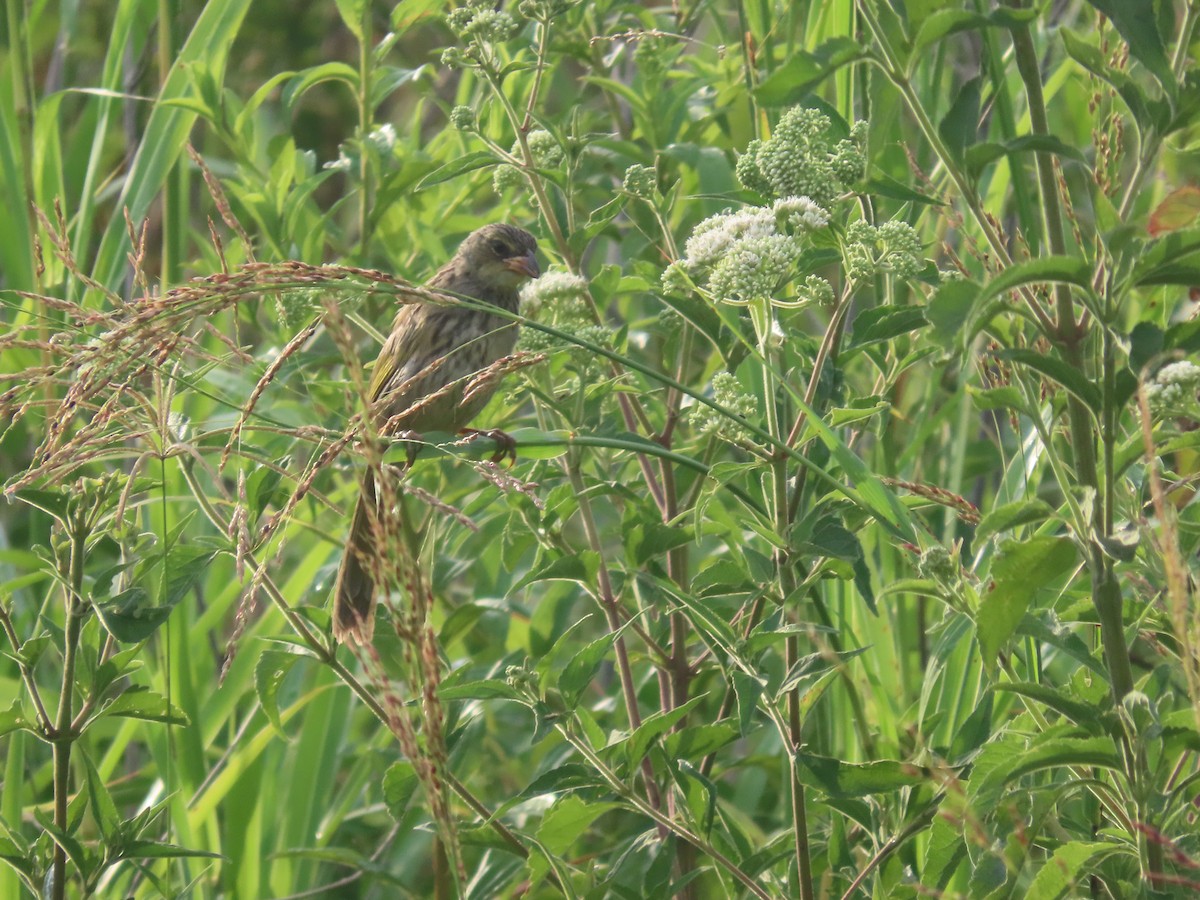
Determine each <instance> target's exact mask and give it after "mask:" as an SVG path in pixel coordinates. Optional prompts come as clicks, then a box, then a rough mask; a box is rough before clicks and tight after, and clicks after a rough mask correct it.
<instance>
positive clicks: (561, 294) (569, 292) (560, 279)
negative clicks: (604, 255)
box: [521, 272, 587, 317]
mask: <svg viewBox="0 0 1200 900" xmlns="http://www.w3.org/2000/svg"><path fill="white" fill-rule="evenodd" d="M586 292H587V281H586V280H584V279H583V278H581V277H580V276H578V275H576V274H575V273H574V272H547V273H546V274H544V275H542V276H541V277H540V278H537V279H534V280H533V281H528V282H526V283H525V286H524V287H522V288H521V306H522V309H523V310H524V311H525V314H526V315H530V316H532V315H536V314H537V312H538V310H540V309H542V308H543V307H550V308H551V309H552V310H553V311H554V312H555V313H557V314H559V316H560V317H561V314H562V313H563V312H564V311H565V310H566V308H570V309H571V310H575V308H579V309H580V310H581V309H582V308H583V298H584V294H585V293H586Z"/></svg>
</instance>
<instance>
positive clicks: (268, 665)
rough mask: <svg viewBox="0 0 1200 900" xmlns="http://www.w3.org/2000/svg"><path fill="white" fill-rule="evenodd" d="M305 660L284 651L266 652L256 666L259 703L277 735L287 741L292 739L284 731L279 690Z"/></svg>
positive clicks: (255, 674) (255, 676)
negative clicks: (288, 676) (295, 666)
mask: <svg viewBox="0 0 1200 900" xmlns="http://www.w3.org/2000/svg"><path fill="white" fill-rule="evenodd" d="M304 658H305V657H303V656H301V655H300V654H298V653H288V652H287V651H284V650H264V651H263V653H262V655H261V656H260V657H259V658H258V662H257V663H256V664H255V666H254V689H255V691H256V692H257V694H258V702H259V703H260V704H261V705H262V708H263V712H264V713H266V715H267V720H268V721H269V722H270V723H271V727H272V728H274V729H275V733H276V734H277V735H279V737H281V738H282V739H283V740H285V741H286V740H290V737H289V735H288V733H287V732H286V731H284V730H283V720H282V719H281V718H280V716H279V689H280V688H281V687H282V686H283V682H284V679H285V678H287V674H288V672H290V671H291V670H292V666H294V665H296V663H298V662H299V661H300V660H302V659H304Z"/></svg>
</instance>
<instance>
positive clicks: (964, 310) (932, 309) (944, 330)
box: [925, 281, 980, 348]
mask: <svg viewBox="0 0 1200 900" xmlns="http://www.w3.org/2000/svg"><path fill="white" fill-rule="evenodd" d="M979 303H980V288H979V285H977V284H975V283H974V282H973V281H947V282H944V283H943V284H942V285H941V286H940V287H938V289H937V292H936V293H935V294H934V295H933V299H932V300H930V301H929V305H928V306H926V307H925V318H927V319H928V320H929V323H930V324H931V325H932V326H933V336H934V338H935V339H936V340H937V342H938V343H940V344H941V345H942V346H943V347H948V348H949V347H958V346H960V345H961V343H962V339H963V335H964V334H965V333H966V330H967V323H969V322H970V321H971V317H972V314H973V313H974V311H975V309H976V307H977V306H978V305H979Z"/></svg>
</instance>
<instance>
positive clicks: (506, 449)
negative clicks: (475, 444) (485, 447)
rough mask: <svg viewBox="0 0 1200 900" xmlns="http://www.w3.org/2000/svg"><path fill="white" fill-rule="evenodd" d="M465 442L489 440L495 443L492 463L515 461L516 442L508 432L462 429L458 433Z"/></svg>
mask: <svg viewBox="0 0 1200 900" xmlns="http://www.w3.org/2000/svg"><path fill="white" fill-rule="evenodd" d="M459 434H461V435H462V436H463V438H464V439H465V440H474V439H475V438H477V437H485V438H491V439H492V440H493V441H495V442H496V452H495V453H493V454H492V462H494V463H498V462H500V461H501V460H503V459H508V460H509V461H511V462H516V461H517V441H516V439H515V438H514V437H513V436H512V435H511V434H509V433H508V432H505V431H501V430H500V429H499V428H489V429H487V430H480V429H478V428H464V429H462V430H461V431H459Z"/></svg>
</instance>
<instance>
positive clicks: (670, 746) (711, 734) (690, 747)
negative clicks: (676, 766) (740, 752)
mask: <svg viewBox="0 0 1200 900" xmlns="http://www.w3.org/2000/svg"><path fill="white" fill-rule="evenodd" d="M739 737H741V732H740V731H739V730H738V729H737V728H734V727H733V726H732V725H726V724H724V723H723V722H717V723H713V724H709V725H690V726H688V727H687V728H683V729H681V730H679V731H673V732H671V733H670V734H668V735H667V736H666V738H665V739H664V740H663V742H662V746H663V752H664V753H666V755H667V757H668V758H669V759H675V760H679V759H686V760H691V761H693V762H696V761H699V760H700V759H703V758H704V757H705V756H708V754H710V753H716V752H717V751H718V750H720V749H721V748H722V747H725V746H727V745H729V744H731V743H733V742H734V741H736V740H737V739H738V738H739Z"/></svg>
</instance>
